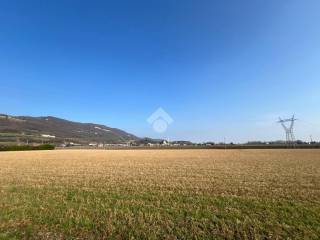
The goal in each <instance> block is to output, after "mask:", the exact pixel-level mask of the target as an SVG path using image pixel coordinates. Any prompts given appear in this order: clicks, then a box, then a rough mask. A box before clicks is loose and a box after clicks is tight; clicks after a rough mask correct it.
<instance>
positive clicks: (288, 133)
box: [278, 115, 298, 144]
mask: <svg viewBox="0 0 320 240" xmlns="http://www.w3.org/2000/svg"><path fill="white" fill-rule="evenodd" d="M296 120H298V119H296V118H294V115H293V116H292V118H288V119H281V118H280V117H279V121H278V123H281V125H282V127H283V129H284V131H285V133H286V143H287V144H290V143H294V142H295V141H296V140H295V137H294V134H293V126H294V122H295V121H296ZM287 122H289V123H290V124H289V126H287V125H286V123H287Z"/></svg>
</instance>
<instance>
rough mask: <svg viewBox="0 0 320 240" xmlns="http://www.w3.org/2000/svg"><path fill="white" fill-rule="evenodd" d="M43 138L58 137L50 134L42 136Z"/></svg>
mask: <svg viewBox="0 0 320 240" xmlns="http://www.w3.org/2000/svg"><path fill="white" fill-rule="evenodd" d="M41 137H44V138H56V136H53V135H49V134H41Z"/></svg>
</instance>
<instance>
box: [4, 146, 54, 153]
mask: <svg viewBox="0 0 320 240" xmlns="http://www.w3.org/2000/svg"><path fill="white" fill-rule="evenodd" d="M54 149H55V146H54V145H51V144H42V145H38V146H31V145H21V146H19V145H7V146H5V145H2V146H1V145H0V152H4V151H31V150H54Z"/></svg>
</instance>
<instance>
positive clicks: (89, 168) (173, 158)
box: [0, 150, 320, 239]
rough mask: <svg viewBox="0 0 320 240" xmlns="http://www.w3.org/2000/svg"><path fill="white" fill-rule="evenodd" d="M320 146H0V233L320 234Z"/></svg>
mask: <svg viewBox="0 0 320 240" xmlns="http://www.w3.org/2000/svg"><path fill="white" fill-rule="evenodd" d="M319 236H320V150H227V151H224V150H56V151H30V152H3V153H0V239H319Z"/></svg>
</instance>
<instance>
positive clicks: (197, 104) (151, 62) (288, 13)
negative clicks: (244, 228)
mask: <svg viewBox="0 0 320 240" xmlns="http://www.w3.org/2000/svg"><path fill="white" fill-rule="evenodd" d="M319 13H320V1H319V0H308V1H304V0H299V1H298V0H282V1H279V0H268V1H266V0H250V1H249V0H247V1H246V0H243V1H239V0H233V1H231V0H219V1H214V0H208V1H201V0H199V1H196V0H193V1H189V0H157V1H155V0H145V1H132V0H127V1H123V0H118V1H79V0H77V1H76V0H74V1H68V0H63V1H62V0H61V1H59V0H54V1H33V0H29V1H25V0H21V1H16V0H2V1H1V2H0V83H1V85H0V89H1V93H0V112H2V113H7V114H13V115H32V116H43V115H45V116H46V115H53V116H57V117H62V118H66V119H71V120H75V121H82V122H96V123H102V124H106V125H108V126H111V127H118V128H122V129H124V130H127V131H129V132H131V133H134V134H136V135H138V136H150V137H166V138H170V139H187V140H193V141H207V140H213V141H223V138H224V137H226V139H227V141H234V142H244V141H247V140H274V139H283V138H284V134H283V132H282V129H281V127H280V126H279V125H277V124H276V123H275V121H276V120H277V117H278V116H279V115H281V116H283V117H286V116H288V117H289V116H290V115H291V114H292V113H295V114H296V115H297V118H299V121H298V122H297V128H296V135H297V138H299V139H305V140H307V139H309V135H310V134H313V137H314V138H315V139H318V140H319V138H320V110H319V106H320V14H319ZM158 107H162V108H163V109H164V110H165V111H167V112H168V113H169V114H170V116H171V117H172V118H173V119H174V122H173V123H172V124H171V125H170V126H169V128H168V131H167V132H166V133H164V134H157V133H156V132H154V131H153V130H152V127H151V126H150V125H149V124H148V123H147V121H146V119H147V118H148V117H149V116H150V114H152V113H153V112H154V111H155V110H156V109H157V108H158Z"/></svg>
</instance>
